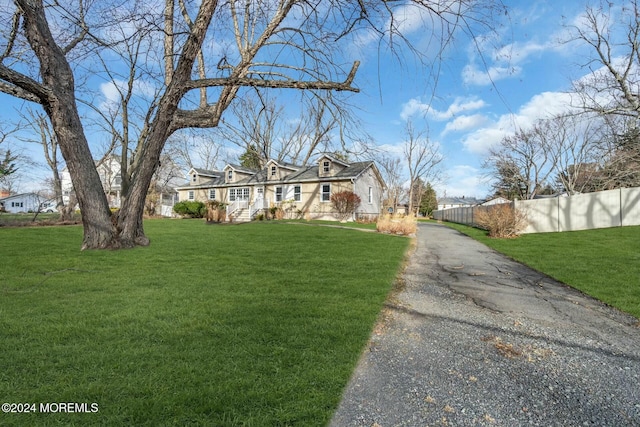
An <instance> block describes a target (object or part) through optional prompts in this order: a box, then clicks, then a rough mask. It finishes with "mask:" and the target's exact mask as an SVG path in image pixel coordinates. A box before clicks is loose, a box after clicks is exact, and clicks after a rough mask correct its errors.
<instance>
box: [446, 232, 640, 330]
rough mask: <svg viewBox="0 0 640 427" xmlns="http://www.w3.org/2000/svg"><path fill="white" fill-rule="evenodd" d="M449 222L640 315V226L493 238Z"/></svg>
mask: <svg viewBox="0 0 640 427" xmlns="http://www.w3.org/2000/svg"><path fill="white" fill-rule="evenodd" d="M445 224H446V225H448V226H450V227H452V228H455V229H457V230H459V231H461V232H463V233H465V234H467V235H469V236H471V237H473V238H475V239H477V240H479V241H481V242H482V243H484V244H486V245H487V246H489V247H491V248H493V249H495V250H497V251H499V252H502V253H504V254H506V255H508V256H510V257H511V258H513V259H515V260H517V261H520V262H522V263H524V264H527V265H529V266H531V267H533V268H535V269H536V270H538V271H542V272H544V273H546V274H548V275H549V276H552V277H554V278H556V279H557V280H560V281H561V282H564V283H566V284H568V285H570V286H572V287H574V288H576V289H579V290H581V291H583V292H585V293H587V294H589V295H591V296H593V297H595V298H597V299H599V300H601V301H603V302H605V303H607V304H609V305H612V306H614V307H617V308H619V309H620V310H622V311H626V312H627V313H630V314H632V315H633V316H635V317H637V318H640V227H616V228H604V229H598V230H585V231H573V232H565V233H539V234H525V235H522V236H520V237H518V238H517V239H490V238H488V237H487V235H486V232H484V231H483V230H479V229H476V228H472V227H467V226H465V225H460V224H453V223H445Z"/></svg>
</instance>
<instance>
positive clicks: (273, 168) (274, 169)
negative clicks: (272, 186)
mask: <svg viewBox="0 0 640 427" xmlns="http://www.w3.org/2000/svg"><path fill="white" fill-rule="evenodd" d="M277 170H278V169H277V168H276V167H275V166H271V176H276V171H277Z"/></svg>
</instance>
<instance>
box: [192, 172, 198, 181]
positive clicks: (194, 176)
mask: <svg viewBox="0 0 640 427" xmlns="http://www.w3.org/2000/svg"><path fill="white" fill-rule="evenodd" d="M196 179H198V175H196V174H195V173H194V174H193V175H191V182H196Z"/></svg>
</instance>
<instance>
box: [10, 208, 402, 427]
mask: <svg viewBox="0 0 640 427" xmlns="http://www.w3.org/2000/svg"><path fill="white" fill-rule="evenodd" d="M145 230H146V231H147V234H148V236H149V237H150V238H151V240H152V244H151V246H149V247H147V248H136V249H133V250H125V251H85V252H81V251H80V250H79V248H80V244H81V239H82V229H81V228H80V227H78V226H68V227H37V228H2V229H0V259H1V260H2V274H1V275H0V367H1V369H0V397H1V399H0V400H1V402H0V403H2V402H14V403H36V404H38V403H48V402H77V403H89V404H90V403H94V402H95V403H97V404H98V408H99V411H98V413H86V414H68V413H58V414H51V413H50V414H42V413H38V414H15V413H13V414H11V413H10V414H6V413H4V414H3V413H0V425H3V426H7V425H9V426H11V425H16V426H23V425H79V426H80V425H82V426H86V425H149V426H165V425H180V426H184V425H214V426H215V425H224V426H229V425H243V426H270V425H305V426H307V425H325V424H326V423H327V422H328V420H329V419H330V417H331V415H332V413H333V411H334V410H335V408H336V407H337V405H338V403H339V400H340V397H341V393H342V390H343V388H344V387H345V385H346V383H347V382H348V380H349V377H350V375H351V373H352V370H353V368H354V367H355V364H356V362H357V360H358V357H359V355H360V353H361V351H362V349H363V347H364V345H365V343H366V341H367V339H368V337H369V334H370V331H371V328H372V327H373V324H374V322H375V320H376V318H377V316H378V313H379V312H380V309H381V307H382V304H383V302H384V300H385V298H386V296H387V294H388V293H389V291H390V289H391V286H392V284H393V282H394V279H395V277H396V274H397V272H398V271H399V268H400V265H401V263H402V259H403V256H404V253H405V251H406V249H407V247H408V244H409V240H408V239H404V238H397V237H391V236H386V235H380V234H375V233H363V232H361V231H356V230H345V229H336V228H328V227H303V226H299V225H287V224H284V223H282V222H275V221H269V222H261V223H252V224H245V225H205V224H204V223H203V221H200V220H151V221H148V222H147V223H146V224H145Z"/></svg>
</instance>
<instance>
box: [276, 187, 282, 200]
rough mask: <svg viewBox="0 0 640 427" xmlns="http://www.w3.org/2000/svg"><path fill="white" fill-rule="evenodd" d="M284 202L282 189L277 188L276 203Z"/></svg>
mask: <svg viewBox="0 0 640 427" xmlns="http://www.w3.org/2000/svg"><path fill="white" fill-rule="evenodd" d="M281 201H282V187H276V202H281Z"/></svg>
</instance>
